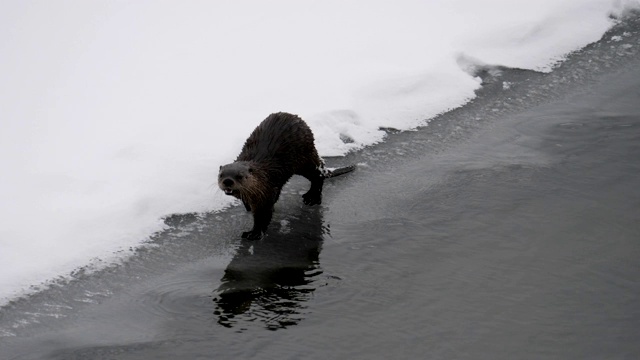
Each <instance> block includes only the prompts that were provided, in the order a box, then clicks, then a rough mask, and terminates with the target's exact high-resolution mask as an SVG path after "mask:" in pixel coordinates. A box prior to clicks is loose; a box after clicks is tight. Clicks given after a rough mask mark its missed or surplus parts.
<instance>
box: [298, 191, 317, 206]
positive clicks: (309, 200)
mask: <svg viewBox="0 0 640 360" xmlns="http://www.w3.org/2000/svg"><path fill="white" fill-rule="evenodd" d="M302 202H303V203H304V204H305V205H320V204H322V195H320V194H309V193H306V194H304V195H302Z"/></svg>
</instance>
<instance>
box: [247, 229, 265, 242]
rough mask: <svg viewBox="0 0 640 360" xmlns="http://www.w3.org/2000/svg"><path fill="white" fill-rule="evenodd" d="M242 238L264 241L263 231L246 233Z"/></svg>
mask: <svg viewBox="0 0 640 360" xmlns="http://www.w3.org/2000/svg"><path fill="white" fill-rule="evenodd" d="M242 238H243V239H247V240H260V239H262V232H261V231H253V230H252V231H245V232H243V233H242Z"/></svg>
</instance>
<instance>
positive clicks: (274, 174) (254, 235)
mask: <svg viewBox="0 0 640 360" xmlns="http://www.w3.org/2000/svg"><path fill="white" fill-rule="evenodd" d="M313 142H314V140H313V133H312V132H311V129H309V126H307V124H306V123H305V122H304V121H303V120H302V119H301V118H299V117H298V116H297V115H292V114H288V113H282V112H280V113H275V114H271V115H269V116H268V117H267V118H266V119H264V121H262V123H260V125H258V127H256V129H255V130H253V132H252V133H251V135H250V136H249V138H248V139H247V141H246V142H245V144H244V146H243V148H242V152H240V155H238V158H237V159H236V161H235V162H233V163H231V164H227V165H224V166H220V173H219V175H218V186H220V189H222V191H224V193H225V194H227V195H231V196H234V197H236V198H238V199H240V200H242V203H243V204H244V207H245V208H246V209H247V211H251V212H252V213H253V229H251V231H246V232H243V233H242V237H243V238H247V239H251V240H256V239H260V238H261V237H262V234H263V233H264V232H266V230H267V226H268V225H269V223H270V222H271V216H272V214H273V205H274V204H275V203H276V201H278V198H279V197H280V191H281V189H282V187H283V186H284V184H286V183H287V181H289V179H290V178H291V176H293V175H294V174H296V175H301V176H304V177H305V178H307V179H308V180H309V181H311V188H310V189H309V191H307V193H306V194H304V195H302V199H303V202H304V203H305V204H307V205H316V204H320V203H321V202H322V185H323V183H324V179H326V178H329V177H332V176H338V175H342V174H344V173H347V172H350V171H352V170H353V169H355V166H353V165H352V166H348V167H344V168H338V169H335V170H328V169H326V168H325V167H324V161H322V159H321V158H320V157H319V156H318V152H317V151H316V147H315V145H314V143H313Z"/></svg>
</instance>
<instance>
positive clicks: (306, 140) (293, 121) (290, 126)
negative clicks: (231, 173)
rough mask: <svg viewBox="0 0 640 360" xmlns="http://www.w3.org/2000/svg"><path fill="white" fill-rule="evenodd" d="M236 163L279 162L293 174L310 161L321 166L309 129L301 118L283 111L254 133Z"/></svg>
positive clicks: (263, 123)
mask: <svg viewBox="0 0 640 360" xmlns="http://www.w3.org/2000/svg"><path fill="white" fill-rule="evenodd" d="M236 161H255V162H273V161H277V162H279V163H284V164H288V165H289V166H291V167H292V171H294V172H295V170H297V169H299V168H300V166H302V165H304V164H305V163H308V162H309V161H311V162H313V163H314V164H315V165H316V166H317V165H320V164H319V158H318V154H317V152H316V148H315V145H314V138H313V133H312V132H311V129H309V126H307V124H306V123H305V122H304V121H303V120H302V119H301V118H300V117H298V116H296V115H293V114H288V113H283V112H280V113H275V114H271V115H269V116H268V117H267V118H266V119H264V120H263V121H262V123H260V125H258V127H256V128H255V130H253V132H252V133H251V135H250V136H249V138H248V139H247V141H246V142H245V144H244V147H243V148H242V152H241V153H240V155H239V156H238V158H237V159H236Z"/></svg>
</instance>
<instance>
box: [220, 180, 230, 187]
mask: <svg viewBox="0 0 640 360" xmlns="http://www.w3.org/2000/svg"><path fill="white" fill-rule="evenodd" d="M222 185H224V186H229V187H230V186H233V180H231V179H224V180H222Z"/></svg>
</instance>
